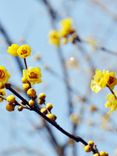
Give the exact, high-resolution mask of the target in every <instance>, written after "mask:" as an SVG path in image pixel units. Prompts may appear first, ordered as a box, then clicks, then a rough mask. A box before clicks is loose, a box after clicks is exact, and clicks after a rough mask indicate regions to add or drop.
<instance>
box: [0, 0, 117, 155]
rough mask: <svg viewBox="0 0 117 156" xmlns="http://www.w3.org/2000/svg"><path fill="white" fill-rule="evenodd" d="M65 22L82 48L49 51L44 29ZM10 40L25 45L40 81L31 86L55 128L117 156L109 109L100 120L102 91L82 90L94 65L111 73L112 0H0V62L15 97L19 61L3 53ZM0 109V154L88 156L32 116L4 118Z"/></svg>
mask: <svg viewBox="0 0 117 156" xmlns="http://www.w3.org/2000/svg"><path fill="white" fill-rule="evenodd" d="M66 17H71V18H72V20H73V25H74V28H75V29H76V31H77V33H78V35H79V36H80V38H81V39H83V40H86V41H87V43H86V44H84V43H83V44H82V43H79V46H75V45H73V44H70V43H69V44H67V45H63V46H61V47H60V48H56V47H54V46H52V45H50V44H49V43H48V33H49V32H50V30H52V29H58V28H59V21H60V20H61V19H63V18H66ZM11 43H18V44H22V43H27V44H29V45H30V46H31V47H32V55H31V57H29V58H28V65H29V66H39V67H41V69H42V73H43V83H41V84H39V85H36V86H35V88H36V90H37V92H38V93H40V92H45V93H46V94H47V101H48V102H51V103H53V105H54V109H53V113H54V114H56V116H57V123H58V124H60V125H61V126H62V127H63V128H64V129H66V130H67V131H69V132H71V133H73V134H74V135H79V136H81V137H83V138H84V139H85V140H86V141H88V140H94V141H95V143H96V145H97V147H98V149H99V150H104V151H107V152H109V154H110V155H112V156H117V142H116V139H117V121H116V112H114V113H113V114H112V115H111V117H110V118H108V116H107V112H108V110H107V109H106V108H105V107H104V103H105V101H106V94H107V93H109V91H108V89H105V90H103V91H101V92H100V93H99V94H94V93H92V92H91V90H90V87H89V85H90V80H91V77H92V73H93V72H94V70H95V69H96V68H98V69H108V70H113V71H117V59H116V58H117V1H116V0H113V1H112V0H56V1H55V0H20V1H18V0H17V1H16V0H0V65H4V66H5V67H6V68H7V69H8V70H9V71H10V73H11V79H10V81H11V83H12V84H13V85H14V86H15V87H16V88H17V89H18V90H19V91H20V92H21V94H22V95H23V94H24V93H23V92H22V90H21V66H22V64H23V62H21V61H20V62H18V60H16V59H14V57H11V56H10V55H8V54H7V52H6V48H7V46H8V45H10V44H11ZM19 65H20V66H19ZM8 94H9V92H8ZM24 96H25V95H24ZM0 107H1V108H0V137H1V143H0V155H1V156H10V155H12V156H21V155H22V156H29V155H30V156H81V155H84V156H85V155H92V154H91V153H90V154H86V153H85V152H84V151H83V146H82V145H81V144H80V143H79V144H78V143H77V144H76V143H74V142H73V141H72V140H70V139H69V138H67V137H66V136H64V135H63V134H61V133H60V132H59V131H58V130H56V129H55V128H53V127H52V126H51V125H49V126H48V125H46V123H45V122H44V121H43V120H42V119H41V117H40V116H38V115H37V114H35V113H34V112H29V111H26V110H24V111H22V112H18V111H17V110H16V111H14V112H12V113H8V112H7V111H6V110H5V103H3V104H1V106H0Z"/></svg>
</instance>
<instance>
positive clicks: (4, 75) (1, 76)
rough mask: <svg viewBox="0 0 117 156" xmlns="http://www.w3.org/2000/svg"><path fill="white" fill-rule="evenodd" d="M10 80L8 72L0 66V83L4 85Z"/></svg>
mask: <svg viewBox="0 0 117 156" xmlns="http://www.w3.org/2000/svg"><path fill="white" fill-rule="evenodd" d="M9 78H10V74H9V72H8V71H7V70H6V68H5V67H3V66H0V83H2V84H5V83H6V82H7V81H8V80H9Z"/></svg>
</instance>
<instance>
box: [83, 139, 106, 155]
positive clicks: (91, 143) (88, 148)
mask: <svg viewBox="0 0 117 156" xmlns="http://www.w3.org/2000/svg"><path fill="white" fill-rule="evenodd" d="M93 149H96V145H95V143H94V141H93V140H89V141H88V144H87V145H86V146H84V150H85V152H91V151H93ZM93 156H109V155H108V153H107V152H104V151H100V152H98V150H97V153H95V154H94V155H93Z"/></svg>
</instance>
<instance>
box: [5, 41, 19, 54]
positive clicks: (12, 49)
mask: <svg viewBox="0 0 117 156" xmlns="http://www.w3.org/2000/svg"><path fill="white" fill-rule="evenodd" d="M18 48H19V45H18V44H11V46H9V47H8V49H7V52H8V53H9V54H10V55H13V56H18V54H17V50H18Z"/></svg>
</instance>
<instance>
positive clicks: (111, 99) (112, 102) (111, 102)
mask: <svg viewBox="0 0 117 156" xmlns="http://www.w3.org/2000/svg"><path fill="white" fill-rule="evenodd" d="M114 93H115V95H116V96H117V91H114ZM106 100H107V102H106V103H105V107H106V108H109V109H110V112H113V111H116V110H117V98H115V96H114V95H113V94H108V95H107V97H106Z"/></svg>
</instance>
